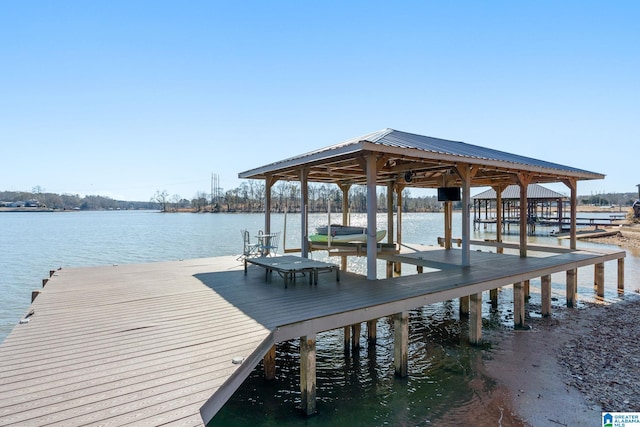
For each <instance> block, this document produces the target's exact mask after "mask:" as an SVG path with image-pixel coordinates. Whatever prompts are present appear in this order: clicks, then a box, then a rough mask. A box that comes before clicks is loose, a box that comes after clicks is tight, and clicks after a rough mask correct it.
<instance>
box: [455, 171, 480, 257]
mask: <svg viewBox="0 0 640 427" xmlns="http://www.w3.org/2000/svg"><path fill="white" fill-rule="evenodd" d="M457 172H458V175H460V177H461V178H462V266H463V267H469V266H470V265H471V178H473V176H474V175H475V174H476V173H477V172H478V169H477V168H476V169H474V170H472V169H471V166H470V165H469V164H463V165H458V166H457Z"/></svg>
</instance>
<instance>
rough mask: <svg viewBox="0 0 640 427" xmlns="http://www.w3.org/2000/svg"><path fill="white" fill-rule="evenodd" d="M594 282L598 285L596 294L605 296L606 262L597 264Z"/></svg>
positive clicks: (601, 296)
mask: <svg viewBox="0 0 640 427" xmlns="http://www.w3.org/2000/svg"><path fill="white" fill-rule="evenodd" d="M594 282H595V286H596V295H598V296H599V297H600V298H604V263H603V262H600V263H598V264H596V265H595V271H594Z"/></svg>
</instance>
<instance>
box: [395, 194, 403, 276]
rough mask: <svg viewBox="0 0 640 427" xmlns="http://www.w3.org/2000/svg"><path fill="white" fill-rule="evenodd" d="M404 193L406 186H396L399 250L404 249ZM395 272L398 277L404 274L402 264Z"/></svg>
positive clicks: (397, 265)
mask: <svg viewBox="0 0 640 427" xmlns="http://www.w3.org/2000/svg"><path fill="white" fill-rule="evenodd" d="M403 191H404V185H401V184H396V198H397V201H396V209H397V213H396V230H397V235H396V243H397V244H398V248H400V247H402V192H403ZM394 272H395V274H397V275H398V276H399V275H400V274H402V263H401V262H396V263H395V265H394Z"/></svg>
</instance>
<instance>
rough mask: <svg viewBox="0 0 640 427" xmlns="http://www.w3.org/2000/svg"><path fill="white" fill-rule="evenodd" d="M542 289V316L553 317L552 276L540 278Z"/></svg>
mask: <svg viewBox="0 0 640 427" xmlns="http://www.w3.org/2000/svg"><path fill="white" fill-rule="evenodd" d="M540 287H541V288H542V289H541V292H540V293H541V296H540V299H541V300H542V316H543V317H549V316H551V275H549V274H548V275H546V276H542V277H541V278H540Z"/></svg>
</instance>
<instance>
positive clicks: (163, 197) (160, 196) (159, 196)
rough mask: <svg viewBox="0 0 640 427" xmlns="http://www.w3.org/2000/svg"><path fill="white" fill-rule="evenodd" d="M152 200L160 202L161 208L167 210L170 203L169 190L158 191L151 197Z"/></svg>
mask: <svg viewBox="0 0 640 427" xmlns="http://www.w3.org/2000/svg"><path fill="white" fill-rule="evenodd" d="M151 201H152V202H155V203H158V204H160V210H162V212H166V211H167V205H168V204H169V193H168V192H167V190H162V191H156V194H154V196H153V197H152V198H151Z"/></svg>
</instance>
